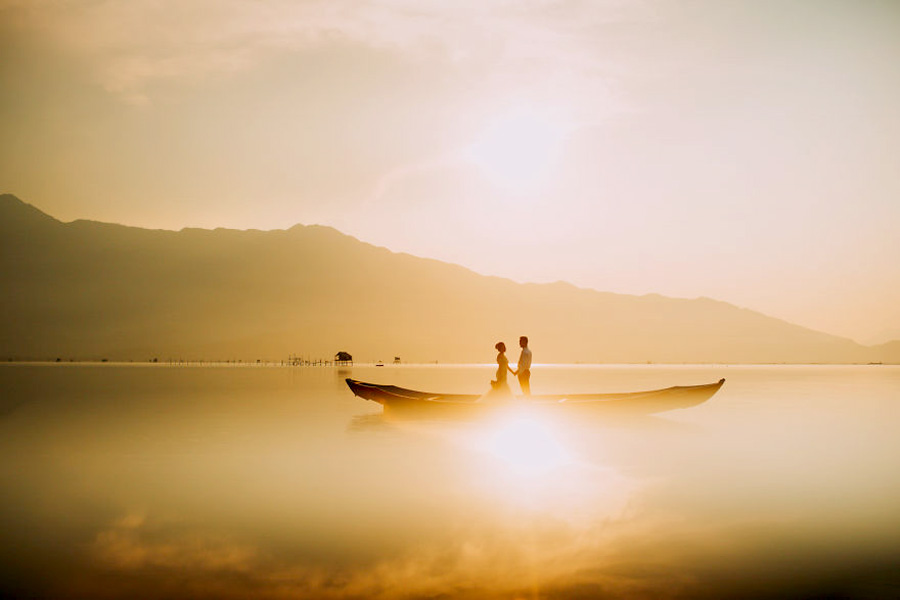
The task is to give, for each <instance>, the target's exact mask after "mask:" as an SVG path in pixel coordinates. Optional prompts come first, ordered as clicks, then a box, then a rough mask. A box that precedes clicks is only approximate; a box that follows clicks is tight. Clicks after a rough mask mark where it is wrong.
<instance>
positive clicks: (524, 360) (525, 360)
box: [516, 348, 531, 371]
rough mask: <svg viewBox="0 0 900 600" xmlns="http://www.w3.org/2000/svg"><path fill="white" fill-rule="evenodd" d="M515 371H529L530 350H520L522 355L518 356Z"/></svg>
mask: <svg viewBox="0 0 900 600" xmlns="http://www.w3.org/2000/svg"><path fill="white" fill-rule="evenodd" d="M516 370H517V371H526V370H527V371H530V370H531V350H529V349H528V348H522V353H521V354H520V355H519V364H518V365H517V366H516Z"/></svg>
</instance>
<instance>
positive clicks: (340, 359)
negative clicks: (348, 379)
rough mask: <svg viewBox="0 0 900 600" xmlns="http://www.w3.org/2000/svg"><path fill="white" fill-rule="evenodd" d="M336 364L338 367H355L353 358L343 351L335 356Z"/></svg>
mask: <svg viewBox="0 0 900 600" xmlns="http://www.w3.org/2000/svg"><path fill="white" fill-rule="evenodd" d="M334 364H336V365H351V366H352V365H353V357H352V356H351V355H350V353H349V352H344V351H343V350H341V351H340V352H338V353H337V354H335V355H334Z"/></svg>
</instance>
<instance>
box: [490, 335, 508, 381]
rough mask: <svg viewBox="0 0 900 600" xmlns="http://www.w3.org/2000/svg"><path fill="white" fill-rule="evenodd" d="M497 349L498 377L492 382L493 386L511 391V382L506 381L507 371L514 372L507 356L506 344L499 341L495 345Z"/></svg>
mask: <svg viewBox="0 0 900 600" xmlns="http://www.w3.org/2000/svg"><path fill="white" fill-rule="evenodd" d="M494 348H496V349H497V352H498V354H497V379H496V381H492V382H491V388H493V389H494V390H495V391H507V392H508V391H509V384H508V383H507V382H506V372H507V371H509V372H512V369H510V368H509V359H508V358H506V344H504V343H503V342H497V343H496V344H495V345H494Z"/></svg>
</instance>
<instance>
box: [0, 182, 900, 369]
mask: <svg viewBox="0 0 900 600" xmlns="http://www.w3.org/2000/svg"><path fill="white" fill-rule="evenodd" d="M0 278H2V281H3V288H4V300H3V304H4V310H3V313H2V316H0V357H22V358H50V357H56V356H62V357H76V358H98V357H101V356H102V357H108V358H110V359H147V358H149V357H152V356H159V357H160V358H166V357H184V358H210V359H226V358H242V359H245V360H247V359H251V360H252V359H256V358H281V357H285V356H287V355H288V354H289V353H296V352H302V353H304V354H308V355H310V356H316V357H319V356H321V357H326V356H328V357H330V356H333V355H334V353H335V351H336V350H338V349H341V348H346V349H347V350H350V351H351V352H352V353H353V354H354V356H356V357H359V358H362V359H366V358H370V357H376V356H382V355H384V356H394V355H395V354H399V355H401V356H403V357H404V359H407V358H408V360H410V361H412V362H415V361H433V360H440V361H442V362H446V361H491V360H493V354H494V352H493V349H492V347H493V344H494V342H495V341H496V340H498V339H505V340H506V341H507V342H508V343H510V344H513V345H514V342H515V339H516V338H517V336H518V335H519V334H520V333H525V334H528V335H529V336H530V337H531V338H532V340H533V345H534V346H535V347H536V348H537V350H536V351H537V353H538V354H537V355H536V356H537V357H538V358H537V360H539V361H553V362H570V361H583V362H646V361H653V362H870V361H883V362H900V347H898V346H900V343H897V342H893V343H891V344H885V345H882V346H879V347H873V348H867V347H864V346H860V345H858V344H856V343H854V342H852V341H850V340H847V339H843V338H838V337H834V336H831V335H827V334H824V333H818V332H815V331H811V330H809V329H805V328H803V327H799V326H796V325H792V324H790V323H786V322H784V321H780V320H777V319H773V318H770V317H766V316H764V315H762V314H759V313H756V312H753V311H750V310H745V309H739V308H736V307H734V306H732V305H730V304H726V303H723V302H717V301H715V300H709V299H706V298H699V299H696V300H681V299H672V298H665V297H662V296H657V295H649V296H640V297H637V296H626V295H620V294H611V293H605V292H597V291H592V290H584V289H578V288H576V287H574V286H572V285H569V284H565V283H554V284H546V285H538V284H517V283H514V282H512V281H509V280H505V279H500V278H496V277H485V276H482V275H478V274H476V273H473V272H471V271H468V270H466V269H464V268H462V267H460V266H456V265H451V264H447V263H441V262H438V261H435V260H428V259H422V258H416V257H414V256H410V255H406V254H394V253H392V252H390V251H388V250H386V249H384V248H377V247H374V246H371V245H369V244H365V243H362V242H360V241H358V240H356V239H354V238H352V237H349V236H346V235H343V234H341V233H339V232H338V231H335V230H334V229H330V228H328V227H320V226H308V227H305V226H302V225H297V226H295V227H292V228H291V229H289V230H286V231H281V230H277V231H266V232H263V231H255V230H250V231H235V230H225V229H216V230H214V231H208V230H202V229H183V230H181V231H177V232H176V231H159V230H147V229H138V228H133V227H124V226H121V225H112V224H107V223H96V222H91V221H75V222H72V223H61V222H59V221H57V220H56V219H53V218H52V217H50V216H48V215H46V214H44V213H42V212H41V211H39V210H37V209H36V208H34V207H32V206H30V205H28V204H25V203H23V202H21V201H20V200H18V199H17V198H15V197H14V196H10V195H4V196H0Z"/></svg>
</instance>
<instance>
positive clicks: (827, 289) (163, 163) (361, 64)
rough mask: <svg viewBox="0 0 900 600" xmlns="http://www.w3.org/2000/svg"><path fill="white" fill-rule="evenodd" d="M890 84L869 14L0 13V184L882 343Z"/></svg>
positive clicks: (407, 3)
mask: <svg viewBox="0 0 900 600" xmlns="http://www.w3.org/2000/svg"><path fill="white" fill-rule="evenodd" d="M898 64H900V3H898V2H894V1H890V0H889V1H886V2H875V1H866V2H858V1H854V0H847V1H842V2H838V1H826V0H822V1H813V0H810V1H785V2H780V1H779V2H776V1H746V2H737V1H734V2H718V1H712V0H710V1H708V2H668V1H658V2H654V1H652V0H649V1H644V2H626V1H624V0H617V1H606V2H577V1H576V2H573V1H560V2H553V1H536V2H469V1H462V2H450V1H447V2H434V1H414V0H378V1H368V2H340V1H333V0H328V1H321V2H318V1H305V2H293V1H287V0H270V1H239V0H195V1H190V2H184V1H176V0H172V1H169V0H128V1H124V0H123V1H120V2H114V1H103V0H0V131H2V132H3V142H4V143H3V144H2V146H0V192H10V193H14V194H16V195H18V196H19V197H21V198H22V199H23V200H25V201H26V202H30V203H32V204H34V205H36V206H37V207H38V208H40V209H42V210H44V211H45V212H48V213H49V214H51V215H53V216H56V217H57V218H60V219H62V220H72V219H77V218H90V219H96V220H102V221H114V222H120V223H125V224H129V225H137V226H141V227H158V228H167V229H179V228H181V227H184V226H199V227H219V226H222V227H232V228H241V229H245V228H259V229H273V228H286V227H289V226H291V225H293V224H295V223H321V224H326V225H332V226H335V227H337V228H339V229H341V230H342V231H344V232H346V233H350V234H352V235H355V236H357V237H359V238H360V239H363V240H365V241H368V242H372V243H375V244H379V245H384V246H387V247H389V248H391V249H393V250H397V251H404V252H409V253H412V254H416V255H420V256H428V257H434V258H439V259H442V260H447V261H452V262H456V263H460V264H462V265H465V266H467V267H470V268H472V269H474V270H476V271H478V272H481V273H486V274H494V275H501V276H505V277H511V278H513V279H516V280H519V281H555V280H560V279H562V280H566V281H570V282H572V283H575V284H576V285H580V286H584V287H592V288H596V289H599V290H607V291H614V292H622V293H632V294H644V293H651V292H655V293H660V294H665V295H669V296H679V297H696V296H709V297H713V298H716V299H720V300H725V301H728V302H732V303H734V304H737V305H739V306H745V307H748V308H752V309H754V310H759V311H762V312H764V313H767V314H770V315H773V316H776V317H780V318H784V319H786V320H789V321H792V322H795V323H798V324H802V325H805V326H809V327H813V328H815V329H820V330H823V331H827V332H829V333H835V334H839V335H845V336H848V337H852V338H854V339H857V340H858V341H862V342H875V341H885V340H886V339H889V338H900V266H898V257H900V177H898V176H897V173H898V165H900V108H898V107H900V69H898V68H897V65H898ZM514 301H515V299H514V298H510V302H514Z"/></svg>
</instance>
